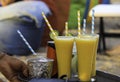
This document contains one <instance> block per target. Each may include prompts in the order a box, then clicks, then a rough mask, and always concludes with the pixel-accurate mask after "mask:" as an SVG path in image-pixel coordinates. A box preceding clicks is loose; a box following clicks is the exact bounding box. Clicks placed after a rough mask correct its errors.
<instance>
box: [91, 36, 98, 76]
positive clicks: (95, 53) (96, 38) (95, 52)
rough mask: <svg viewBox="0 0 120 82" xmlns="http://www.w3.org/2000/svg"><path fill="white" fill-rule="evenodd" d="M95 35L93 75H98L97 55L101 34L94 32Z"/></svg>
mask: <svg viewBox="0 0 120 82" xmlns="http://www.w3.org/2000/svg"><path fill="white" fill-rule="evenodd" d="M93 37H95V41H96V43H95V49H94V56H93V63H92V77H95V76H96V55H97V48H98V42H99V35H98V34H94V35H93Z"/></svg>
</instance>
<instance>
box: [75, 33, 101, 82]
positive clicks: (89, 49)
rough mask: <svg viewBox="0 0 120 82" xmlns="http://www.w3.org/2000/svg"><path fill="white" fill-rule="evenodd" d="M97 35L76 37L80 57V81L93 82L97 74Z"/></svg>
mask: <svg viewBox="0 0 120 82" xmlns="http://www.w3.org/2000/svg"><path fill="white" fill-rule="evenodd" d="M97 37H99V36H98V35H97V34H96V35H92V34H84V35H81V36H80V37H75V42H76V48H77V56H78V78H79V79H80V81H91V78H92V76H93V75H94V74H95V71H96V70H95V57H96V51H97V43H98V38H97Z"/></svg>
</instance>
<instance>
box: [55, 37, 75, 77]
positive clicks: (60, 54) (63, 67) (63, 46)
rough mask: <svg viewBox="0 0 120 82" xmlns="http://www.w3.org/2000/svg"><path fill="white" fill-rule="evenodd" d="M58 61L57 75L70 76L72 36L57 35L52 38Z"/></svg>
mask: <svg viewBox="0 0 120 82" xmlns="http://www.w3.org/2000/svg"><path fill="white" fill-rule="evenodd" d="M54 42H55V47H56V55H57V63H58V76H59V77H61V76H63V75H67V78H70V77H71V59H72V49H73V42H74V37H72V36H57V37H55V39H54Z"/></svg>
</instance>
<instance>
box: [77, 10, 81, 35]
mask: <svg viewBox="0 0 120 82" xmlns="http://www.w3.org/2000/svg"><path fill="white" fill-rule="evenodd" d="M77 14H78V36H80V35H81V29H80V26H81V24H80V10H78V12H77Z"/></svg>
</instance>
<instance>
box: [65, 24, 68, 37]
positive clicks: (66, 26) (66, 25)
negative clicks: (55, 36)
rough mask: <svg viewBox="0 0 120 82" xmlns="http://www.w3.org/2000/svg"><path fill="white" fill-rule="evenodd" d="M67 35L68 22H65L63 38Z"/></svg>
mask: <svg viewBox="0 0 120 82" xmlns="http://www.w3.org/2000/svg"><path fill="white" fill-rule="evenodd" d="M67 35H68V22H65V36H67Z"/></svg>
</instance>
